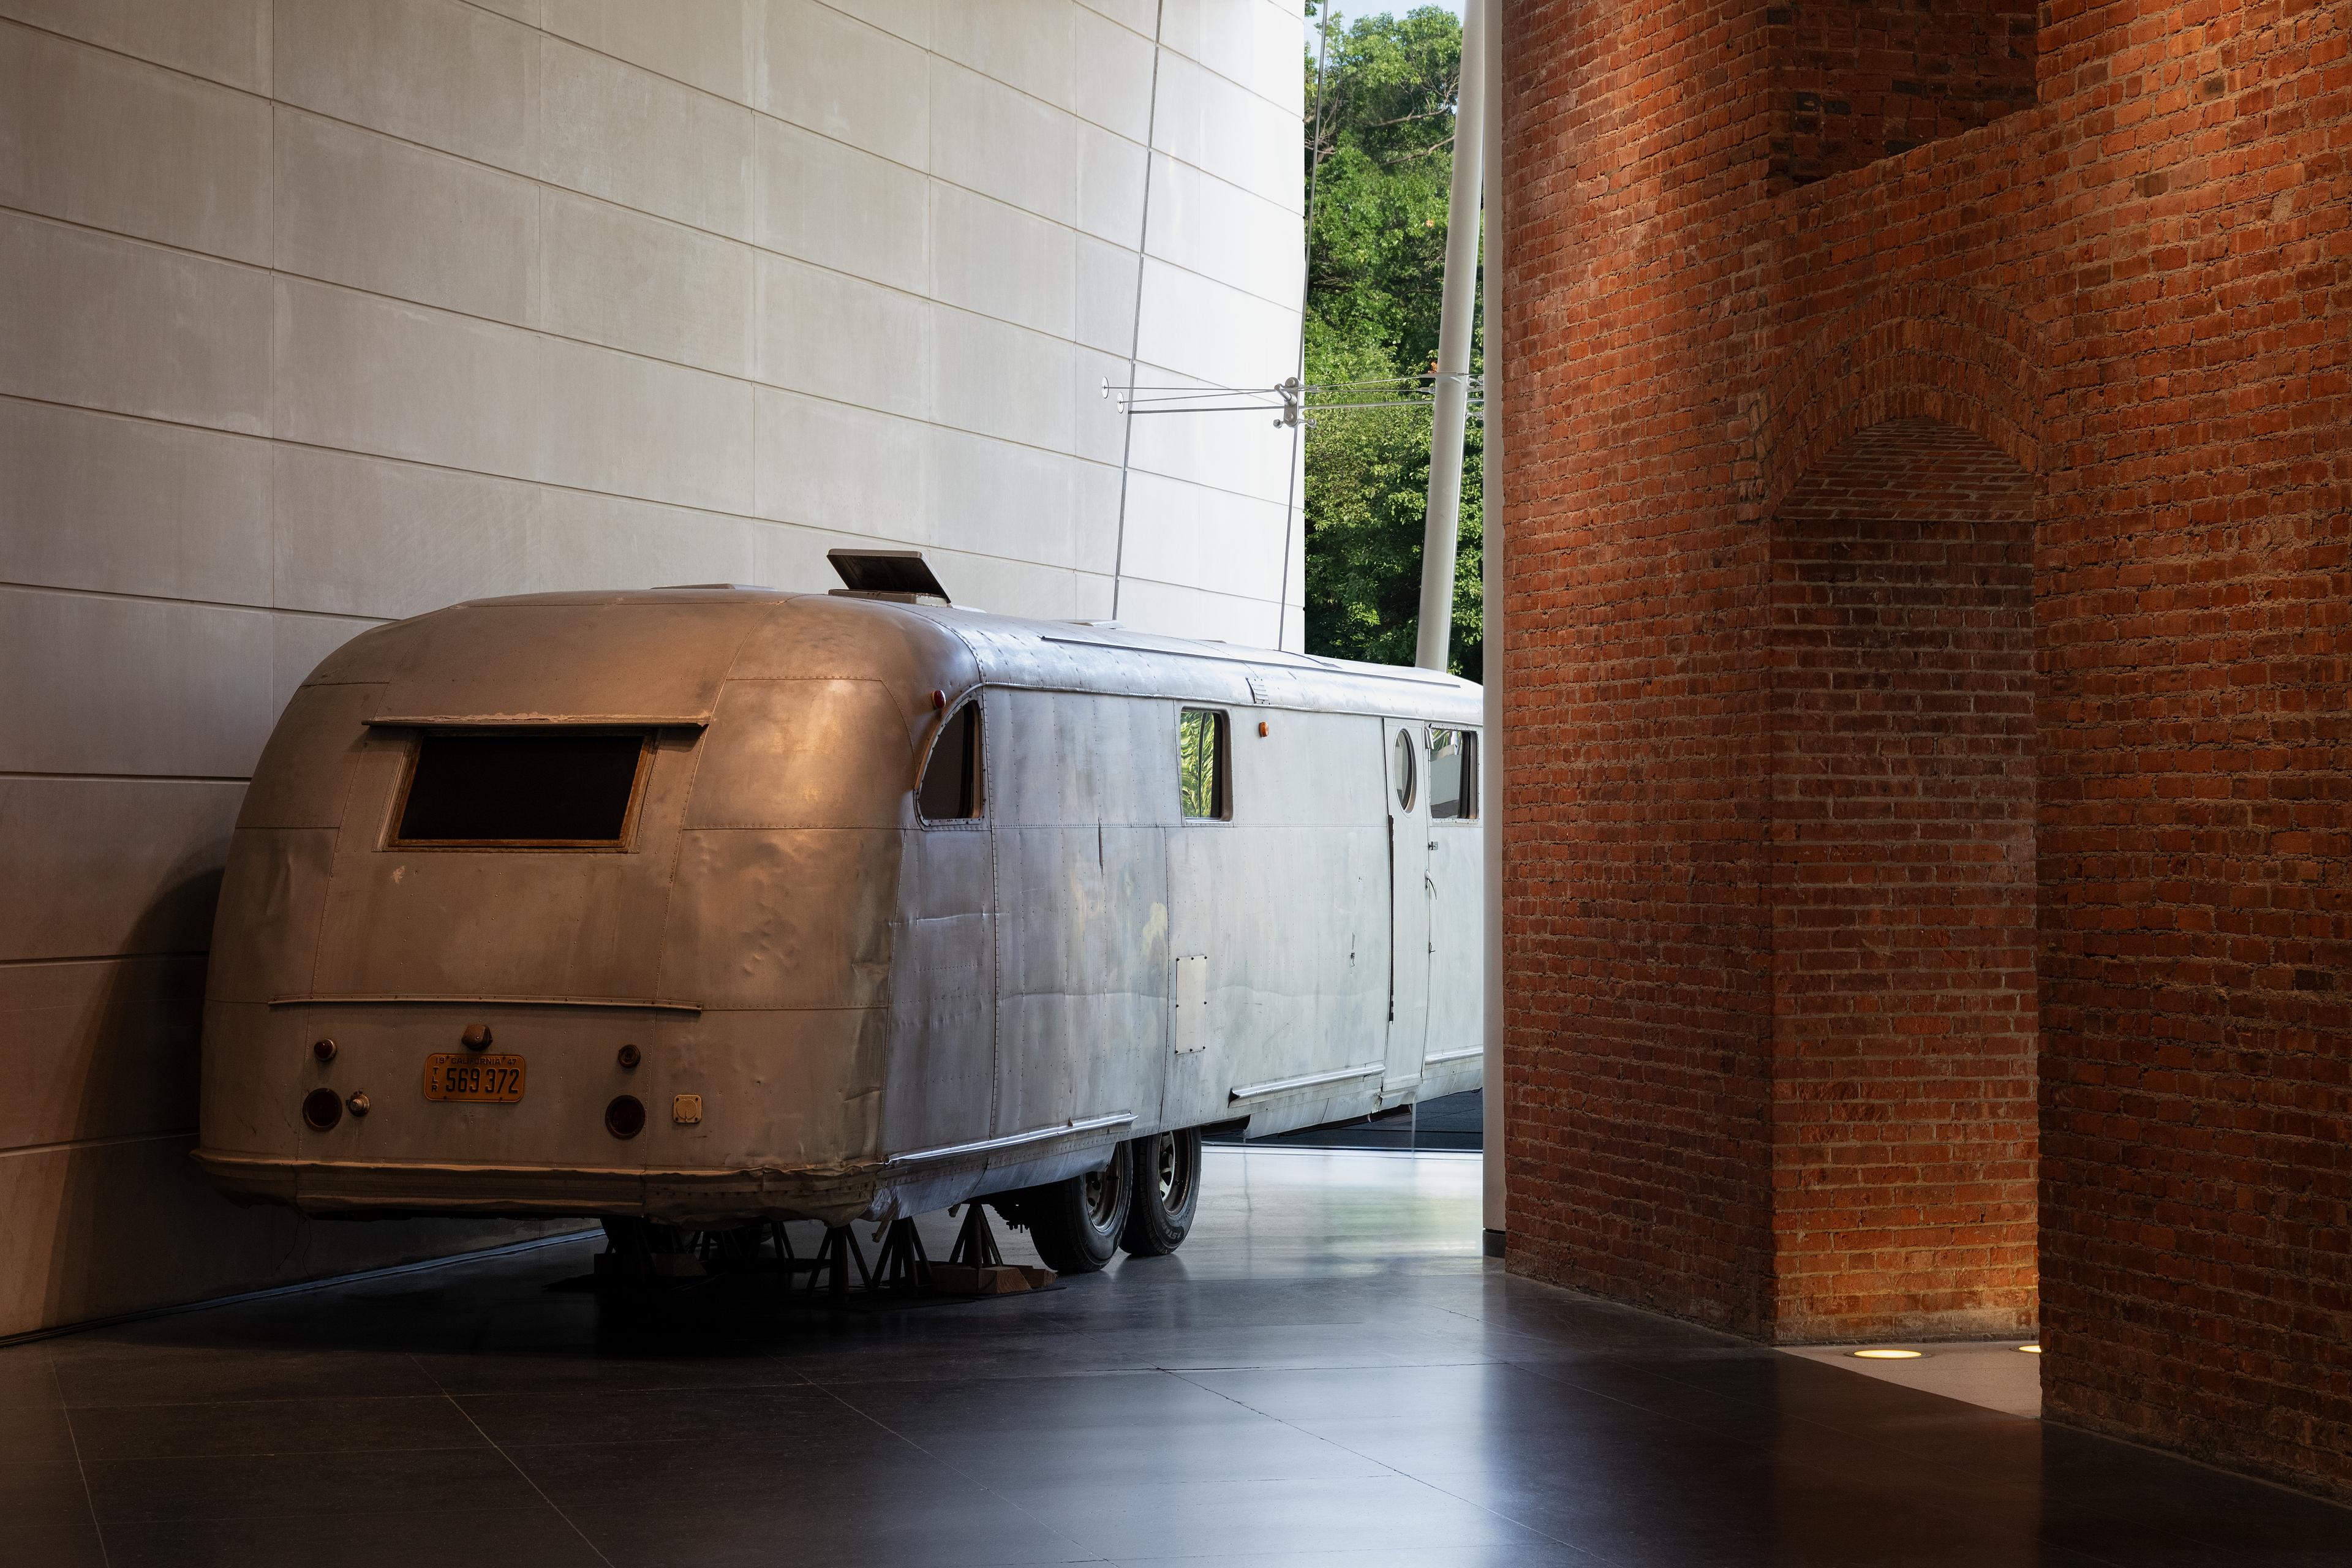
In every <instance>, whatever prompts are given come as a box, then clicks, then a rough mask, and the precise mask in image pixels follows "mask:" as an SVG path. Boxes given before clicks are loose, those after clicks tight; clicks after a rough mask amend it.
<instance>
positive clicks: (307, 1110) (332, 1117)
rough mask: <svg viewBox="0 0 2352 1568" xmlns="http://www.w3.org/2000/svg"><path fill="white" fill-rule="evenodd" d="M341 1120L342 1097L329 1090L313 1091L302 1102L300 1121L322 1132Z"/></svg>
mask: <svg viewBox="0 0 2352 1568" xmlns="http://www.w3.org/2000/svg"><path fill="white" fill-rule="evenodd" d="M342 1119H343V1097H342V1096H341V1095H340V1094H337V1093H336V1092H335V1091H334V1090H333V1089H312V1090H311V1091H310V1093H309V1094H308V1095H306V1096H304V1097H303V1100H302V1120H303V1121H307V1122H309V1123H310V1125H311V1126H313V1127H315V1128H317V1129H318V1130H319V1131H321V1132H324V1131H327V1129H329V1128H330V1127H332V1126H333V1125H334V1124H335V1123H336V1122H338V1121H341V1120H342Z"/></svg>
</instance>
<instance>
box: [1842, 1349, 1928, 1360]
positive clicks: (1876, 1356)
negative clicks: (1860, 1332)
mask: <svg viewBox="0 0 2352 1568" xmlns="http://www.w3.org/2000/svg"><path fill="white" fill-rule="evenodd" d="M1853 1353H1854V1354H1856V1355H1858V1356H1860V1357H1861V1358H1862V1359H1863V1360H1864V1361H1917V1360H1918V1359H1919V1356H1920V1354H1921V1352H1918V1351H1856V1352H1853Z"/></svg>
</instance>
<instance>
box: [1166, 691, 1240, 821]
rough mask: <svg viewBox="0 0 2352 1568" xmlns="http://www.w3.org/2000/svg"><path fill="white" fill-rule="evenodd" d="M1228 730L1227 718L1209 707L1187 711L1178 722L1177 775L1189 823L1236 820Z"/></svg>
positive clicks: (1185, 814)
mask: <svg viewBox="0 0 2352 1568" xmlns="http://www.w3.org/2000/svg"><path fill="white" fill-rule="evenodd" d="M1225 728H1226V726H1225V716H1224V715H1223V713H1221V712H1218V711H1216V710H1214V709H1209V708H1187V709H1185V710H1184V711H1183V713H1182V715H1181V717H1180V718H1179V719H1178V720H1177V721H1176V766H1177V773H1178V776H1179V777H1180V779H1181V782H1182V784H1183V795H1184V816H1186V818H1187V819H1189V820H1192V821H1196V822H1199V821H1216V822H1227V821H1231V820H1232V819H1233V815H1234V797H1233V786H1232V784H1231V782H1230V780H1229V779H1228V778H1227V776H1226V775H1227V773H1228V771H1229V767H1228V755H1227V751H1226V745H1225Z"/></svg>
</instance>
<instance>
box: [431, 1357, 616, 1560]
mask: <svg viewBox="0 0 2352 1568" xmlns="http://www.w3.org/2000/svg"><path fill="white" fill-rule="evenodd" d="M408 1359H409V1361H410V1362H411V1363H414V1364H415V1367H416V1370H417V1371H418V1372H421V1373H424V1374H425V1381H426V1382H428V1383H430V1384H433V1386H434V1387H436V1388H441V1380H440V1379H439V1378H437V1377H435V1376H434V1375H433V1370H432V1368H430V1367H428V1366H426V1365H425V1363H423V1362H421V1361H418V1360H417V1359H416V1357H415V1355H414V1354H411V1355H410V1356H409V1358H408ZM441 1396H442V1397H443V1398H444V1399H446V1400H448V1401H449V1407H450V1408H451V1409H453V1410H455V1411H456V1412H457V1415H458V1416H459V1417H460V1418H461V1419H463V1420H464V1421H465V1423H466V1425H467V1426H471V1427H472V1428H473V1429H474V1430H475V1432H476V1433H478V1434H479V1436H480V1437H481V1439H482V1441H483V1442H485V1443H488V1444H489V1446H490V1450H491V1452H493V1453H495V1454H497V1455H498V1457H499V1458H501V1459H504V1460H505V1461H506V1463H507V1468H509V1469H511V1470H513V1471H514V1473H515V1474H516V1475H518V1476H520V1477H521V1478H522V1483H523V1485H525V1486H527V1487H529V1488H530V1489H531V1490H532V1491H533V1492H535V1493H537V1494H538V1497H539V1500H540V1501H541V1502H543V1503H545V1504H546V1505H547V1507H548V1509H549V1510H550V1511H551V1512H552V1513H553V1514H554V1515H555V1517H556V1518H558V1519H560V1520H562V1521H563V1525H564V1528H565V1529H567V1530H569V1531H572V1534H574V1535H576V1536H578V1537H579V1538H580V1543H581V1544H582V1545H583V1546H585V1547H586V1548H587V1549H588V1550H589V1551H590V1552H593V1553H594V1555H595V1558H596V1561H597V1562H599V1563H604V1568H615V1565H614V1562H613V1560H612V1559H611V1558H610V1557H607V1556H605V1555H604V1548H603V1547H601V1546H599V1545H597V1544H596V1543H595V1542H593V1541H592V1540H590V1539H589V1536H588V1532H587V1531H584V1530H583V1529H581V1528H580V1526H579V1523H578V1522H577V1521H574V1520H573V1519H572V1516H571V1515H570V1514H568V1513H566V1512H564V1511H563V1510H562V1508H560V1507H558V1506H557V1504H556V1501H555V1500H554V1499H553V1498H551V1497H549V1496H548V1495H547V1490H546V1489H545V1488H543V1487H541V1485H540V1484H539V1481H538V1479H536V1478H535V1477H533V1476H532V1475H531V1473H530V1471H529V1470H526V1469H524V1468H522V1467H521V1466H520V1465H518V1464H516V1463H515V1461H514V1457H513V1456H512V1455H510V1454H509V1453H508V1452H507V1451H506V1450H505V1449H504V1448H501V1447H499V1445H498V1443H497V1442H496V1441H495V1440H494V1439H493V1438H492V1437H491V1436H490V1435H489V1434H488V1432H484V1431H483V1430H482V1424H481V1423H480V1422H478V1421H477V1420H475V1419H474V1417H473V1415H471V1414H470V1413H469V1412H468V1411H467V1409H466V1407H465V1406H464V1405H460V1404H458V1403H457V1398H456V1396H455V1395H453V1394H450V1393H449V1391H448V1390H447V1389H446V1388H441Z"/></svg>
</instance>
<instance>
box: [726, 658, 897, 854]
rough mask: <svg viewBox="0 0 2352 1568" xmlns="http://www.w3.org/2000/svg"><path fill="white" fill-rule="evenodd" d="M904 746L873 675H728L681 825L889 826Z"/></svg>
mask: <svg viewBox="0 0 2352 1568" xmlns="http://www.w3.org/2000/svg"><path fill="white" fill-rule="evenodd" d="M914 765H915V764H914V750H913V748H912V746H911V745H910V744H909V742H908V733H907V725H906V721H905V720H904V718H903V717H902V716H901V715H900V714H899V712H898V704H897V703H896V702H895V701H893V700H892V699H891V696H890V693H889V690H888V689H887V688H886V687H885V686H883V685H882V683H881V682H879V681H875V680H845V679H826V680H803V679H773V680H768V679H763V680H744V679H734V680H730V681H729V682H728V683H727V684H726V687H725V688H724V689H722V690H721V692H720V693H719V707H718V711H717V713H716V714H715V715H714V717H713V719H712V721H711V724H710V728H709V732H708V734H707V735H706V736H705V737H704V740H703V744H702V764H701V767H700V768H699V770H698V772H697V773H696V775H695V780H694V798H693V801H692V803H691V804H690V805H688V808H687V816H686V826H688V827H689V828H697V827H898V826H901V825H902V824H903V823H904V822H905V821H906V820H907V818H908V806H907V802H908V797H909V795H910V792H911V791H912V789H913V787H914V783H915V778H914Z"/></svg>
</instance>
